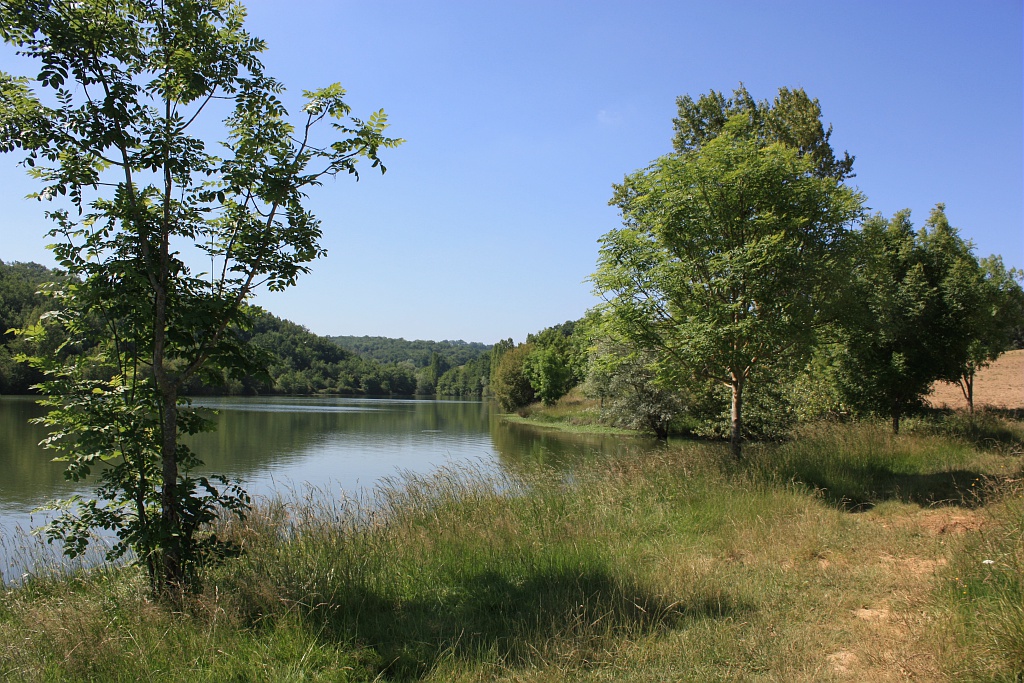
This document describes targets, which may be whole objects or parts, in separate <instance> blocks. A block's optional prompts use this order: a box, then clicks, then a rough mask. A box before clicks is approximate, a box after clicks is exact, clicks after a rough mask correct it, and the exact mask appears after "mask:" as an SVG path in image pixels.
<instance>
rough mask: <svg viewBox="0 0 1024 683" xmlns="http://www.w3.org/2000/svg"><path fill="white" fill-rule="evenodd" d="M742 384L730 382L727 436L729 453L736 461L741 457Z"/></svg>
mask: <svg viewBox="0 0 1024 683" xmlns="http://www.w3.org/2000/svg"><path fill="white" fill-rule="evenodd" d="M742 440H743V382H742V381H739V380H737V379H735V378H734V379H733V382H732V430H731V432H730V434H729V452H730V453H731V454H732V457H733V458H735V459H736V460H740V459H741V458H742V457H743V444H742Z"/></svg>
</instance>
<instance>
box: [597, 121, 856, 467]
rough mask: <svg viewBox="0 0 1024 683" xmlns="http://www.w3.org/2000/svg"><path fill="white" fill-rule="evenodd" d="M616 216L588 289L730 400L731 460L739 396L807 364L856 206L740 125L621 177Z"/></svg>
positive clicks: (804, 164)
mask: <svg viewBox="0 0 1024 683" xmlns="http://www.w3.org/2000/svg"><path fill="white" fill-rule="evenodd" d="M612 203H613V204H615V205H617V206H618V207H619V209H620V211H621V212H622V217H623V222H624V226H625V227H623V228H620V229H618V230H613V231H611V232H609V233H608V234H606V235H605V236H604V237H602V239H601V248H600V256H599V260H598V270H597V272H596V273H595V274H594V275H593V276H592V280H593V282H594V283H595V286H596V289H597V291H598V293H600V294H601V295H603V296H605V297H606V299H607V300H608V304H609V310H610V312H611V314H612V315H613V316H614V317H615V318H616V319H617V320H618V323H619V325H620V329H621V330H622V331H623V333H624V335H625V336H626V338H628V339H629V340H630V341H631V342H632V343H635V344H638V345H639V346H640V347H641V348H649V349H654V350H657V351H658V352H659V354H661V355H662V356H663V363H664V364H666V365H667V364H668V362H669V361H671V364H672V366H673V367H674V368H676V370H675V371H676V372H677V373H679V375H680V377H681V378H683V379H685V380H689V381H697V382H700V381H706V380H714V381H717V382H721V383H723V384H725V385H727V386H728V387H729V389H730V391H731V420H730V421H731V429H730V444H731V451H732V453H733V455H734V456H735V457H737V458H738V457H740V454H741V439H742V430H743V422H742V410H743V391H744V389H745V387H746V385H747V382H748V381H749V380H750V379H751V378H752V377H754V376H755V375H756V371H757V369H758V367H759V366H760V365H761V364H763V363H764V362H765V361H766V360H767V361H770V362H771V363H772V364H773V365H779V364H781V363H782V362H784V361H790V362H796V361H797V360H799V359H802V358H804V357H806V355H807V354H808V352H809V350H810V348H811V346H812V342H813V330H814V325H815V322H816V320H817V318H818V315H819V313H820V311H821V309H822V306H823V305H824V303H825V302H826V301H827V300H828V298H829V296H830V295H831V293H832V291H834V289H835V287H834V286H833V285H834V282H835V281H834V278H835V277H836V276H837V275H838V273H839V270H840V269H839V268H838V264H839V262H840V261H841V260H842V256H843V254H842V247H843V242H844V239H845V237H846V235H847V225H848V224H849V223H850V221H852V220H853V219H854V218H856V217H857V216H858V215H859V213H860V205H861V199H860V196H859V195H858V194H857V193H855V192H854V191H852V190H851V189H849V188H847V187H845V186H844V185H842V184H841V183H840V181H839V180H838V179H837V178H835V177H831V176H825V177H822V175H821V174H819V173H816V166H815V164H814V161H813V159H811V158H810V157H808V156H807V155H801V154H800V152H799V150H798V149H795V148H793V147H789V146H787V145H785V144H782V143H780V142H770V141H768V140H765V139H764V138H763V136H762V135H761V131H760V129H759V127H758V126H757V125H754V124H752V123H751V121H750V119H749V117H745V116H743V115H742V114H739V115H734V116H732V117H731V118H730V119H729V120H728V121H727V122H726V123H725V124H724V125H723V126H722V130H721V132H720V133H718V134H717V135H715V136H714V137H711V138H710V139H707V140H706V141H702V142H701V144H700V145H699V146H696V147H694V148H692V149H687V150H686V151H684V152H682V153H678V154H674V155H669V156H665V157H662V158H661V159H659V160H657V161H656V162H655V163H654V164H653V165H652V166H650V167H649V168H647V169H645V170H643V171H640V172H637V173H634V174H632V175H630V176H627V177H626V179H625V181H624V182H623V184H622V185H620V186H618V187H617V188H616V192H615V196H614V198H613V200H612ZM680 383H682V382H680Z"/></svg>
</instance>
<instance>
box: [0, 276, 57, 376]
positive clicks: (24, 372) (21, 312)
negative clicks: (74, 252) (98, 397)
mask: <svg viewBox="0 0 1024 683" xmlns="http://www.w3.org/2000/svg"><path fill="white" fill-rule="evenodd" d="M61 279H62V274H61V273H60V272H59V271H56V270H51V269H49V268H46V267H45V266H41V265H39V264H38V263H6V264H5V263H4V262H3V261H0V394H23V393H28V392H29V391H30V387H32V385H34V384H38V383H39V382H40V381H42V379H43V375H42V374H41V373H40V372H39V371H38V370H36V369H35V368H32V367H30V366H29V365H27V364H26V363H22V362H19V361H18V360H17V359H18V357H19V356H26V355H34V354H36V352H43V351H45V352H52V351H53V350H54V349H45V350H42V349H37V348H36V347H35V346H34V345H32V344H30V343H29V340H28V339H27V338H25V337H24V336H22V337H20V338H19V337H17V336H16V335H15V330H18V329H23V328H26V327H29V326H32V325H36V324H38V323H39V322H40V318H41V317H42V316H43V314H44V313H46V312H47V311H49V310H50V309H51V308H52V307H53V301H52V299H49V298H47V297H46V296H44V295H43V294H42V293H41V291H40V290H41V289H43V288H44V286H46V284H47V283H51V282H59V281H60V280H61Z"/></svg>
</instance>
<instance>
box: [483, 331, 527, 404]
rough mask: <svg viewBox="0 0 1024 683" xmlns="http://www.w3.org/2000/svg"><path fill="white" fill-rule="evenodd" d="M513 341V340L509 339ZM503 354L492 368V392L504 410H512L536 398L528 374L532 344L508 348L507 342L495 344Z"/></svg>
mask: <svg viewBox="0 0 1024 683" xmlns="http://www.w3.org/2000/svg"><path fill="white" fill-rule="evenodd" d="M508 341H509V343H511V340H508ZM499 348H500V349H501V350H502V352H501V356H500V358H499V359H498V362H497V364H496V365H495V366H494V369H492V370H491V392H492V393H493V394H494V398H495V399H496V400H497V401H498V404H499V405H500V406H501V408H502V410H505V411H510V410H515V409H516V408H521V407H522V406H525V405H527V404H529V403H530V402H531V401H533V399H534V392H533V386H532V385H531V384H530V379H529V377H528V375H527V359H528V358H529V356H530V353H531V352H532V351H533V345H532V344H520V345H519V346H516V347H514V348H509V349H506V345H505V342H503V341H502V342H498V344H495V349H496V350H497V349H499Z"/></svg>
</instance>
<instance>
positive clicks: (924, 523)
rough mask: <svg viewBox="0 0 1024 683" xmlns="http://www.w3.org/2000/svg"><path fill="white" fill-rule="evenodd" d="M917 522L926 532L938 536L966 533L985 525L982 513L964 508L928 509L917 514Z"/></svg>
mask: <svg viewBox="0 0 1024 683" xmlns="http://www.w3.org/2000/svg"><path fill="white" fill-rule="evenodd" d="M916 522H917V524H918V525H919V526H920V527H921V528H922V529H924V530H925V531H926V532H928V533H930V534H934V535H936V536H940V535H942V534H953V535H960V534H966V533H967V532H969V531H978V530H980V529H981V528H982V526H984V519H983V518H982V516H981V515H979V514H977V513H971V512H968V511H964V510H959V511H956V512H954V511H952V510H927V511H924V512H922V513H921V514H920V515H918V516H917V519H916Z"/></svg>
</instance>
